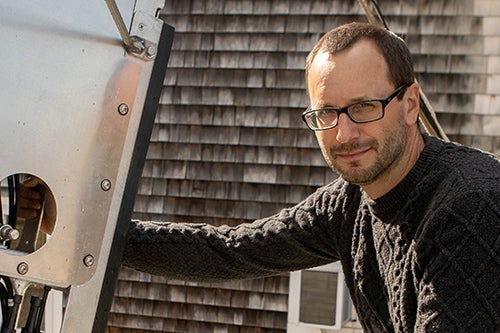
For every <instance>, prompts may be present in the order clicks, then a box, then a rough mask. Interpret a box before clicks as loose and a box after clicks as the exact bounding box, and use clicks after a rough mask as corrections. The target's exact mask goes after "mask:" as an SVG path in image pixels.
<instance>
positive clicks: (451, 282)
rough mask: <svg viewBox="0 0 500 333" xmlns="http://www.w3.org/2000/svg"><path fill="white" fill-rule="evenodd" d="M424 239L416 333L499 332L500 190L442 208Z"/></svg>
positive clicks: (471, 195)
mask: <svg viewBox="0 0 500 333" xmlns="http://www.w3.org/2000/svg"><path fill="white" fill-rule="evenodd" d="M421 239H425V241H424V242H419V243H417V248H416V250H417V253H418V254H419V255H420V258H421V260H420V262H419V264H420V269H421V271H420V272H421V276H420V280H419V283H418V285H417V286H416V287H417V288H418V292H419V296H418V312H417V320H416V332H452V331H453V332H498V331H499V330H500V280H499V279H500V195H499V190H498V189H497V190H496V191H495V190H493V191H475V192H473V193H468V194H467V195H463V196H461V197H460V198H459V199H458V200H456V201H455V203H454V204H453V205H450V206H447V207H443V209H440V210H439V211H437V212H436V214H435V216H434V217H433V222H432V224H430V225H428V226H427V228H426V230H424V232H423V237H422V238H421Z"/></svg>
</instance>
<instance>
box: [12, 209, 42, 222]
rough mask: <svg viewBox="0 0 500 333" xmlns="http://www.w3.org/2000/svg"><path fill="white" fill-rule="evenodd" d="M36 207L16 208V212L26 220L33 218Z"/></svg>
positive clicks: (35, 215) (36, 211)
mask: <svg viewBox="0 0 500 333" xmlns="http://www.w3.org/2000/svg"><path fill="white" fill-rule="evenodd" d="M38 213H39V210H38V209H29V208H18V210H17V214H18V215H19V216H22V217H23V218H24V219H26V220H31V219H34V218H35V217H37V216H38Z"/></svg>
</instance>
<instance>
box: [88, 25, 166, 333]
mask: <svg viewBox="0 0 500 333" xmlns="http://www.w3.org/2000/svg"><path fill="white" fill-rule="evenodd" d="M173 39H174V28H173V27H172V26H170V25H168V24H163V27H162V32H161V35H160V40H159V43H158V54H157V55H156V58H155V62H154V65H153V69H152V74H151V79H150V81H149V85H148V90H147V93H146V98H145V102H144V107H143V113H142V116H141V121H140V124H139V129H138V133H137V138H136V142H135V146H134V150H133V152H132V160H131V162H130V168H129V173H128V176H127V180H126V183H125V189H124V195H123V198H122V202H121V206H120V212H119V215H118V221H117V225H116V229H115V233H114V237H113V241H112V245H111V250H110V253H109V256H108V258H110V259H111V260H109V262H108V265H107V267H106V273H105V276H104V281H103V284H102V286H101V293H100V296H99V303H98V306H97V309H96V316H95V320H94V324H93V327H92V332H93V333H101V332H104V330H105V328H106V325H107V318H108V313H109V309H110V307H111V303H112V300H113V295H114V289H115V284H116V279H117V277H118V272H119V270H120V267H121V259H122V256H123V250H124V248H125V243H126V241H127V231H128V227H129V224H130V219H131V217H132V211H133V208H134V202H135V197H136V194H137V188H138V185H139V179H140V178H141V175H142V170H143V168H144V162H145V160H146V152H147V147H148V145H149V140H150V138H151V133H152V131H153V125H154V120H155V117H156V112H157V110H158V106H159V100H160V95H161V90H162V88H163V80H164V78H165V72H166V68H167V63H168V59H169V57H170V50H171V48H172V43H173Z"/></svg>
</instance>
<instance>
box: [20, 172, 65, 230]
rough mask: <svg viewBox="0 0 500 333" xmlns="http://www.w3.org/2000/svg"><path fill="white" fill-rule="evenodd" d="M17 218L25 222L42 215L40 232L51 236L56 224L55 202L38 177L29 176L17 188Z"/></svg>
mask: <svg viewBox="0 0 500 333" xmlns="http://www.w3.org/2000/svg"><path fill="white" fill-rule="evenodd" d="M17 209H18V210H17V216H18V217H22V218H25V219H27V220H30V219H34V218H36V217H37V216H39V215H40V214H42V221H41V225H40V230H41V231H42V232H45V233H47V234H49V235H50V234H52V232H53V231H54V226H55V224H56V214H57V212H56V202H55V199H54V196H53V195H52V192H51V191H50V189H49V188H48V186H47V185H46V184H45V183H44V182H43V181H42V180H41V179H40V178H38V177H35V176H31V177H29V178H28V179H26V180H25V181H24V182H22V183H21V184H20V186H19V202H18V208H17Z"/></svg>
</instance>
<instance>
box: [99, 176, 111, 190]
mask: <svg viewBox="0 0 500 333" xmlns="http://www.w3.org/2000/svg"><path fill="white" fill-rule="evenodd" d="M101 189H102V190H103V191H109V190H110V189H111V181H110V180H109V179H104V180H103V181H102V182H101Z"/></svg>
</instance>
